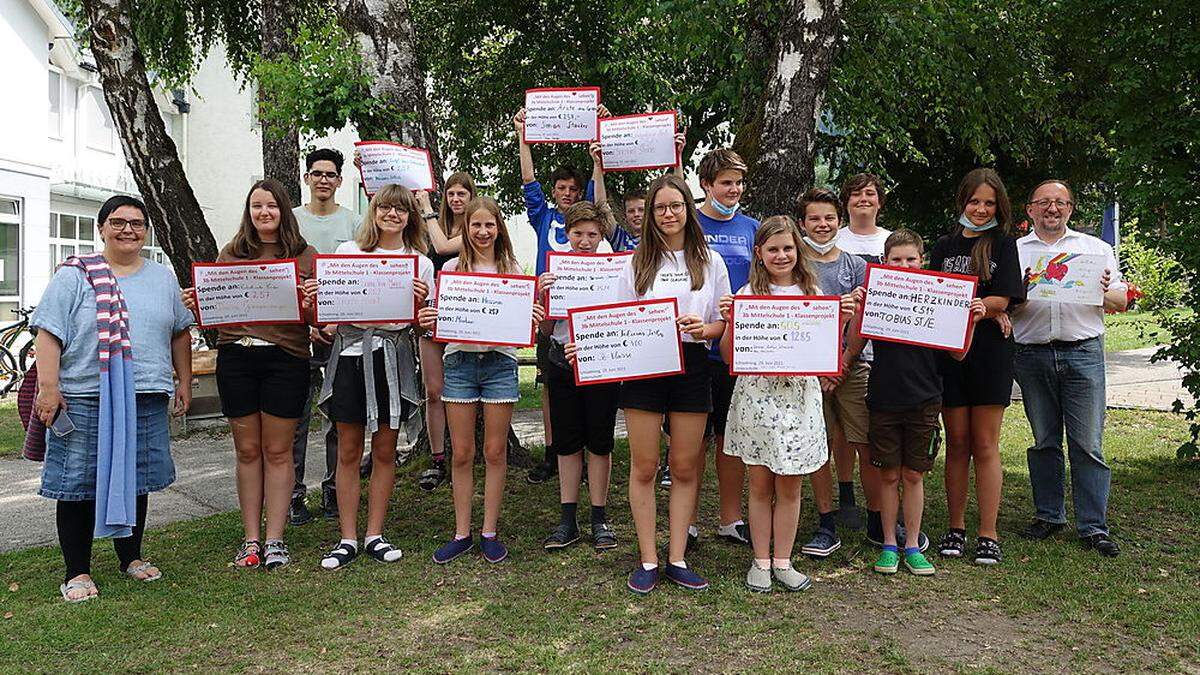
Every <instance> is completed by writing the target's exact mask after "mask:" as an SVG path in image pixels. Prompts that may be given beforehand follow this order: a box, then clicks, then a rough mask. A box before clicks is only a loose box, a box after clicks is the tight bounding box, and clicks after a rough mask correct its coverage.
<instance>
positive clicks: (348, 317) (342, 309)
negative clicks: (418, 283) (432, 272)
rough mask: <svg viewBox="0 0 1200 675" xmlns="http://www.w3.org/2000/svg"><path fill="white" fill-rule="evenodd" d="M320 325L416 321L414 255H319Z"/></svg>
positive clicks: (318, 315)
mask: <svg viewBox="0 0 1200 675" xmlns="http://www.w3.org/2000/svg"><path fill="white" fill-rule="evenodd" d="M313 259H314V261H315V266H316V277H317V323H407V322H411V321H413V320H415V319H416V309H415V307H414V306H413V305H414V303H415V301H416V298H414V297H413V279H415V278H416V276H417V256H415V255H317V256H314V258H313Z"/></svg>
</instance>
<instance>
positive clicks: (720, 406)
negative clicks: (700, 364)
mask: <svg viewBox="0 0 1200 675" xmlns="http://www.w3.org/2000/svg"><path fill="white" fill-rule="evenodd" d="M708 369H709V371H710V372H711V373H712V403H713V405H712V412H710V413H709V414H708V423H707V424H706V425H705V427H704V437H705V438H709V437H711V436H724V435H725V422H727V421H728V420H729V403H730V402H731V401H732V400H733V385H734V384H736V383H737V377H735V376H733V375H730V374H729V364H727V363H725V362H724V361H717V360H716V359H713V358H710V359H709V360H708Z"/></svg>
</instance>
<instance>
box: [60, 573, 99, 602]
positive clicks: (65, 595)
mask: <svg viewBox="0 0 1200 675" xmlns="http://www.w3.org/2000/svg"><path fill="white" fill-rule="evenodd" d="M94 588H96V583H95V582H94V581H92V580H91V579H75V580H74V581H69V582H67V583H65V584H62V585H60V586H59V587H58V592H59V593H62V599H63V601H64V602H68V603H70V604H72V605H74V604H77V603H80V602H87V601H88V600H95V599H96V597H97V596H96V595H93V594H92V589H94ZM72 591H87V592H86V593H84V594H83V595H81V596H79V597H78V598H72V597H71V592H72Z"/></svg>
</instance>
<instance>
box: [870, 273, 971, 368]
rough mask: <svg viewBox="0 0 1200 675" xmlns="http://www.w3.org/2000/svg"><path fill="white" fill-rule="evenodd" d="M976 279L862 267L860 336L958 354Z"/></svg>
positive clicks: (963, 343)
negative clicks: (864, 271) (863, 295)
mask: <svg viewBox="0 0 1200 675" xmlns="http://www.w3.org/2000/svg"><path fill="white" fill-rule="evenodd" d="M978 285H979V280H978V279H976V278H975V277H972V276H967V275H964V274H949V273H945V272H933V271H931V270H922V269H910V268H906V267H889V266H887V265H877V264H870V265H867V278H866V284H865V286H866V290H867V298H866V301H865V302H864V303H863V309H862V312H863V316H862V328H861V329H860V333H861V334H862V336H863V337H866V338H870V339H872V340H885V341H887V342H899V343H901V344H906V345H917V346H920V347H932V348H933V349H944V350H947V351H955V352H956V351H962V349H963V347H965V346H966V344H967V333H968V332H969V331H970V330H971V300H973V299H974V298H975V289H976V287H977V286H978Z"/></svg>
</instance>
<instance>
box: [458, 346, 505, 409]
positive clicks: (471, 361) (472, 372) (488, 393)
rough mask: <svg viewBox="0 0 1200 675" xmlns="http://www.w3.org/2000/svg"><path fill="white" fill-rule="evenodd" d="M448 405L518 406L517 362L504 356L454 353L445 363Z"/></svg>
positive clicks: (492, 353) (495, 353) (490, 353)
mask: <svg viewBox="0 0 1200 675" xmlns="http://www.w3.org/2000/svg"><path fill="white" fill-rule="evenodd" d="M442 364H443V368H444V380H445V385H444V386H443V389H442V400H443V401H445V402H446V403H476V402H478V401H483V402H484V403H516V402H517V399H519V398H520V397H521V393H520V391H519V390H518V388H517V362H516V360H515V359H513V358H512V357H510V356H506V355H505V354H501V353H500V352H494V351H489V352H453V353H450V354H447V355H446V356H445V358H444V359H443V360H442Z"/></svg>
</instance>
